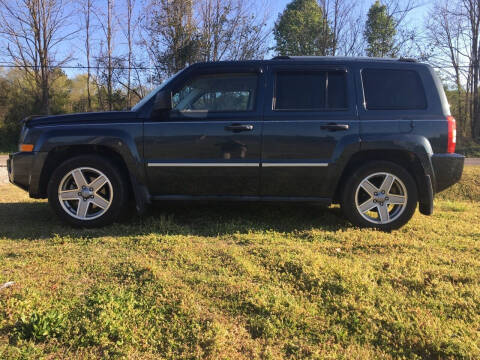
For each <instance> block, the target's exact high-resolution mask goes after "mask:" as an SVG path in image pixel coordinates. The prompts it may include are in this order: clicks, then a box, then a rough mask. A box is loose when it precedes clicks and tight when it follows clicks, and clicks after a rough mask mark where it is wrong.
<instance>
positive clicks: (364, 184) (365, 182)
mask: <svg viewBox="0 0 480 360" xmlns="http://www.w3.org/2000/svg"><path fill="white" fill-rule="evenodd" d="M360 186H361V187H362V188H363V189H364V190H365V191H366V192H367V193H368V194H369V195H370V196H374V194H375V193H376V192H378V189H377V187H376V186H375V185H373V184H372V183H371V182H370V181H368V180H367V179H366V180H363V181H362V182H361V183H360Z"/></svg>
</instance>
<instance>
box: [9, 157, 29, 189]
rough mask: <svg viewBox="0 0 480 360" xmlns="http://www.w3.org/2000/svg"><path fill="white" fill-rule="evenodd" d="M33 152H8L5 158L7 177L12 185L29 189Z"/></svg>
mask: <svg viewBox="0 0 480 360" xmlns="http://www.w3.org/2000/svg"><path fill="white" fill-rule="evenodd" d="M34 159H35V153H33V152H32V153H22V152H18V153H15V154H10V155H9V158H8V160H7V170H8V179H9V180H10V182H11V183H12V184H14V185H17V186H18V187H20V188H22V189H24V190H27V191H30V187H31V186H30V184H31V180H32V176H31V173H32V169H33V163H34Z"/></svg>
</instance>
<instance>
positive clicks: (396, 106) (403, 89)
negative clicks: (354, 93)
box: [362, 69, 427, 110]
mask: <svg viewBox="0 0 480 360" xmlns="http://www.w3.org/2000/svg"><path fill="white" fill-rule="evenodd" d="M362 83H363V92H364V97H365V107H366V109H367V110H423V109H426V108H427V100H426V96H425V89H424V88H423V84H422V80H421V79H420V76H419V75H418V73H417V72H416V71H414V70H394V69H363V70H362Z"/></svg>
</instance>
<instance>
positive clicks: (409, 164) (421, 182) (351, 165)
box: [333, 149, 427, 203]
mask: <svg viewBox="0 0 480 360" xmlns="http://www.w3.org/2000/svg"><path fill="white" fill-rule="evenodd" d="M373 161H389V162H392V163H394V164H396V165H399V166H401V167H402V168H404V169H405V170H406V171H407V172H408V173H409V174H410V175H411V176H412V177H413V179H414V180H415V183H416V185H417V189H418V191H419V192H422V191H424V189H425V187H426V186H427V184H426V183H425V170H424V168H423V166H422V163H421V161H420V159H419V158H418V156H417V155H416V154H414V153H413V152H410V151H406V150H390V149H378V150H365V151H360V152H358V153H356V154H354V155H352V157H351V158H350V159H349V160H348V162H347V164H346V165H345V167H344V168H343V171H342V174H341V176H340V180H339V181H338V183H337V187H336V189H335V193H334V198H333V199H334V202H336V203H337V202H338V201H339V200H340V197H341V193H342V189H343V188H344V187H345V183H346V182H347V180H348V178H349V176H351V175H352V174H353V173H354V172H355V171H356V170H357V169H359V168H360V167H362V166H363V165H365V164H367V163H368V162H373Z"/></svg>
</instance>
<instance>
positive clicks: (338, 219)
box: [0, 168, 480, 359]
mask: <svg viewBox="0 0 480 360" xmlns="http://www.w3.org/2000/svg"><path fill="white" fill-rule="evenodd" d="M479 179H480V169H479V168H476V169H475V168H467V170H466V172H465V176H464V178H463V180H462V183H460V184H458V185H456V186H455V187H454V188H452V189H450V190H449V191H447V192H445V193H443V194H441V196H439V199H438V200H436V210H435V214H434V215H433V216H431V217H425V216H422V215H420V214H419V213H418V212H417V214H416V215H415V216H414V218H413V219H412V221H411V222H410V223H409V224H408V225H407V226H405V227H404V228H402V229H401V230H399V231H396V232H392V233H381V232H377V231H371V230H360V229H357V228H354V227H352V226H351V225H349V224H348V223H347V222H346V221H345V220H344V219H343V218H342V216H341V214H340V211H339V208H338V207H332V208H330V209H322V208H318V207H314V206H297V205H295V206H291V205H258V204H256V205H254V204H231V205H205V204H197V205H192V204H190V205H189V204H186V205H165V206H163V207H161V208H157V209H155V210H154V211H152V213H151V214H149V215H148V216H147V217H145V218H143V219H139V218H136V219H133V220H132V221H131V222H130V223H128V224H123V225H114V226H111V227H109V228H106V229H102V230H88V231H86V230H83V231H81V230H72V229H69V228H67V227H64V226H62V225H61V224H60V223H59V222H58V221H57V219H56V218H55V217H54V216H53V214H52V213H51V211H50V209H49V208H48V206H47V204H46V203H45V202H44V201H32V200H29V199H28V198H27V197H26V195H25V193H24V192H22V191H21V190H18V189H16V188H14V187H11V186H9V185H5V186H0V284H3V283H5V282H7V281H15V285H14V286H13V287H11V288H8V289H4V290H1V291H0V359H15V358H18V359H25V358H42V357H43V358H47V359H53V358H55V359H56V358H68V359H72V358H75V359H87V358H109V357H110V358H132V359H154V358H155V359H158V358H160V359H197V358H205V359H369V358H382V359H390V358H406V359H448V358H452V359H453V358H455V359H479V358H480V277H479V274H480V223H479V219H480V202H479V201H480V180H479Z"/></svg>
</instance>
